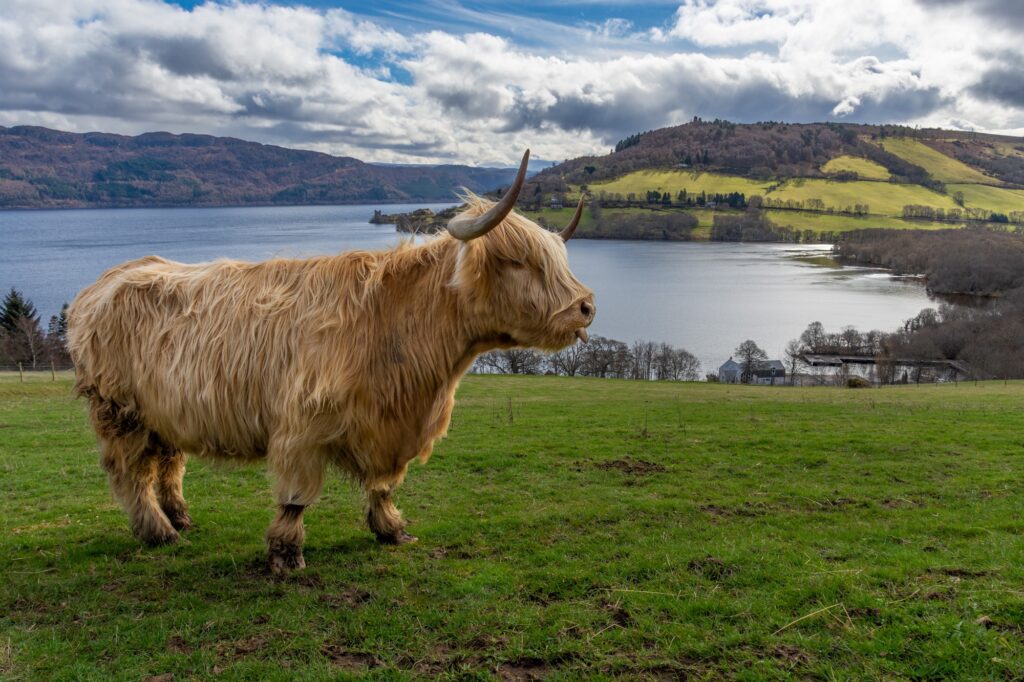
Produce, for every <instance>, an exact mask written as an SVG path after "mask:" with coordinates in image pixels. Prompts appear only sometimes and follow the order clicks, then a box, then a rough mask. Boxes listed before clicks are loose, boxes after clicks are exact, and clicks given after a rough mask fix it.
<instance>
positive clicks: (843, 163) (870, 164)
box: [821, 155, 890, 180]
mask: <svg viewBox="0 0 1024 682" xmlns="http://www.w3.org/2000/svg"><path fill="white" fill-rule="evenodd" d="M821 170H822V171H823V172H825V173H839V172H842V171H851V172H853V173H856V174H857V175H859V176H860V177H861V178H863V179H864V180H888V179H889V177H890V174H889V171H887V170H886V169H885V166H882V165H881V164H877V163H875V162H874V161H869V160H868V159H864V158H861V157H859V156H847V155H844V156H837V157H836V158H834V159H831V160H829V162H828V163H826V164H825V165H823V166H822V167H821Z"/></svg>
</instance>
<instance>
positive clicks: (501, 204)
mask: <svg viewBox="0 0 1024 682" xmlns="http://www.w3.org/2000/svg"><path fill="white" fill-rule="evenodd" d="M529 162H530V150H529V149H527V150H526V153H525V154H523V161H522V163H520V164H519V173H517V174H516V179H515V182H513V183H512V186H511V187H509V188H508V191H507V192H505V196H503V197H502V198H501V199H499V200H498V203H496V204H495V205H494V206H491V208H490V209H488V211H487V212H486V213H484V214H483V215H479V216H467V215H464V214H462V213H460V214H459V215H457V216H455V217H454V218H452V219H451V220H449V221H448V233H449V234H451V236H453V237H455V238H456V239H461V240H462V241H464V242H468V241H469V240H470V239H476V238H477V237H482V236H483V235H485V234H487V233H488V232H490V231H491V230H493V229H494V228H495V227H497V226H498V223H500V222H501V221H502V220H504V219H505V216H507V215H508V214H509V213H511V212H512V209H513V208H515V205H516V200H517V199H519V192H521V191H522V189H523V181H524V180H526V166H527V164H528V163H529Z"/></svg>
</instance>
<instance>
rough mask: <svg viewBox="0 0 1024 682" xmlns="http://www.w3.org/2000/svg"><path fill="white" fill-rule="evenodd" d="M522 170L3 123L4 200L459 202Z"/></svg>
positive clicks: (21, 204)
mask: <svg viewBox="0 0 1024 682" xmlns="http://www.w3.org/2000/svg"><path fill="white" fill-rule="evenodd" d="M514 175H515V169H504V168H473V167H470V166H458V165H442V166H394V165H374V164H370V163H364V162H362V161H360V160H358V159H353V158H350V157H342V156H331V155H329V154H321V153H319V152H311V151H302V150H297V149H285V148H283V147H276V146H273V145H265V144H259V143H256V142H247V141H245V140H238V139H235V138H230V137H213V136H211V135H191V134H185V135H173V134H171V133H159V132H158V133H145V134H143V135H137V136H135V137H129V136H125V135H114V134H110V133H84V134H79V133H67V132H61V131H58V130H50V129H48V128H40V127H34V126H17V127H13V128H4V127H2V126H0V208H99V207H147V206H154V207H155V206H246V205H268V204H351V203H402V202H427V201H450V200H453V199H454V197H455V191H456V190H457V189H458V188H459V187H466V188H468V189H470V190H472V191H474V192H481V193H482V192H486V191H490V190H493V189H495V188H497V187H499V186H501V185H505V184H508V183H509V182H511V180H512V178H513V177H514Z"/></svg>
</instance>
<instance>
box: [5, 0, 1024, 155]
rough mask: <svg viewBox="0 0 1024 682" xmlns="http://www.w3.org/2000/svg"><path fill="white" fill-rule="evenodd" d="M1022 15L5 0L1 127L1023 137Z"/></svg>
mask: <svg viewBox="0 0 1024 682" xmlns="http://www.w3.org/2000/svg"><path fill="white" fill-rule="evenodd" d="M1022 29H1024V2H1019V1H1018V0H886V2H874V1H869V0H673V1H667V0H666V1H663V2H648V3H624V2H593V1H585V0H567V1H564V2H541V1H539V0H522V1H520V2H462V3H459V2H452V1H450V0H426V1H423V2H412V1H410V0H383V1H377V2H366V3H363V2H350V1H348V0H345V1H342V2H323V1H322V0H308V1H306V2H291V1H289V2H280V1H277V2H275V1H274V0H264V1H263V2H252V1H249V0H232V1H224V2H221V1H218V0H206V1H205V2H195V1H193V0H179V1H177V2H174V3H172V2H169V1H165V0H5V1H4V2H2V3H0V125H18V124H35V125H46V126H50V127H54V128H60V129H65V130H73V131H88V130H105V131H110V132H121V133H128V134H136V133H140V132H145V131H152V130H168V131H171V132H202V133H209V134H215V135H233V136H236V137H242V138H246V139H252V140H257V141H261V142H267V143H273V144H280V145H284V146H290V147H301V148H308V149H316V150H319V151H324V152H328V153H333V154H340V155H348V156H355V157H357V158H361V159H365V160H370V161H381V162H400V163H436V162H462V163H471V164H479V165H509V164H513V163H514V162H515V160H516V159H517V158H518V157H519V155H520V154H521V152H522V149H523V148H524V147H530V148H531V149H532V151H533V158H534V159H536V160H537V161H538V163H544V162H551V161H557V160H561V159H564V158H571V157H575V156H580V155H584V154H595V153H604V152H606V151H607V150H608V149H609V148H610V147H612V146H613V145H614V144H615V142H616V141H617V140H619V139H621V138H623V137H625V136H627V135H629V134H631V133H634V132H637V131H640V130H649V129H652V128H658V127H663V126H669V125H678V124H681V123H685V122H686V121H688V120H690V119H692V118H693V117H694V116H700V117H702V118H726V119H729V120H733V121H738V122H753V121H759V120H786V121H793V122H808V121H823V120H834V121H851V122H872V123H904V124H908V125H920V126H942V127H950V128H960V129H973V130H982V131H998V132H1009V133H1020V134H1024V48H1022V46H1021V41H1020V35H1021V32H1022Z"/></svg>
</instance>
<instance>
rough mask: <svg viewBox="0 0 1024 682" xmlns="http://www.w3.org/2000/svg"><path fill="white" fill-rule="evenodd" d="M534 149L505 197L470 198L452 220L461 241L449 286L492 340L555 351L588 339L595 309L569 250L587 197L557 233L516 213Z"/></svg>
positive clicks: (480, 330) (453, 230) (497, 343)
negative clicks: (494, 199)
mask: <svg viewBox="0 0 1024 682" xmlns="http://www.w3.org/2000/svg"><path fill="white" fill-rule="evenodd" d="M529 154H530V153H529V151H527V152H526V154H525V155H524V156H523V162H522V164H521V165H520V167H519V174H518V175H517V176H516V180H515V182H514V183H513V184H512V187H511V188H510V189H509V190H508V192H507V193H506V194H505V196H504V197H502V199H501V200H500V201H498V202H497V203H496V204H493V205H492V204H490V203H488V202H484V201H481V200H479V199H477V198H475V197H470V198H469V204H470V205H469V208H468V209H467V210H466V211H464V212H463V213H460V214H459V215H457V216H456V217H455V218H453V219H452V220H451V221H450V222H449V223H448V232H449V234H450V235H451V236H452V237H454V238H455V239H458V240H461V241H462V242H463V243H462V244H461V245H460V246H459V257H458V262H457V264H456V268H455V272H454V276H453V280H452V285H453V286H454V287H455V288H456V289H458V290H459V291H460V292H461V294H462V296H463V298H464V300H465V303H466V310H467V311H471V312H470V313H469V314H470V315H471V316H472V318H473V319H472V320H471V323H472V326H473V327H474V328H476V330H477V333H479V334H481V335H482V337H483V338H486V339H488V340H489V341H490V344H491V345H495V346H498V347H512V346H532V347H535V348H542V349H545V350H557V349H560V348H564V347H565V346H568V345H571V344H572V343H573V342H575V341H576V339H577V338H578V339H580V340H582V341H583V342H586V340H587V327H589V326H590V323H591V322H593V320H594V314H595V313H596V312H597V309H596V307H595V305H594V292H592V291H591V290H590V289H588V288H587V287H585V286H583V284H581V283H580V281H579V280H578V279H576V277H575V276H574V275H573V274H572V271H571V270H570V269H569V259H568V257H567V255H566V250H565V242H566V241H568V239H569V238H570V237H571V236H572V234H573V232H574V231H575V230H576V225H577V224H578V223H579V220H580V215H581V212H582V210H583V201H582V199H581V200H580V203H579V206H577V208H576V215H575V216H574V217H573V219H572V222H571V223H570V225H569V226H568V227H567V228H566V229H565V230H563V231H562V232H561V233H558V234H556V233H553V232H548V231H547V230H545V229H543V228H541V227H540V226H539V225H537V224H536V223H534V222H532V221H530V220H527V219H526V218H524V217H523V216H521V215H517V214H516V213H514V212H513V211H512V207H513V206H514V205H515V202H516V198H517V197H518V195H519V191H520V190H521V189H522V186H523V181H524V180H525V178H526V165H527V161H528V160H529Z"/></svg>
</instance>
